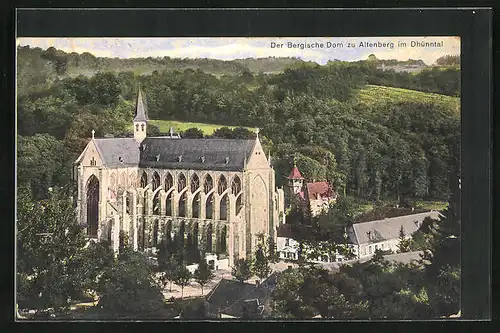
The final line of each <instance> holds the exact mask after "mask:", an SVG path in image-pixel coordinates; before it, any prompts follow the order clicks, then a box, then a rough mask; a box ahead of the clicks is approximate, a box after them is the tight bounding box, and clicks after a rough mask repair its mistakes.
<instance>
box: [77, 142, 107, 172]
mask: <svg viewBox="0 0 500 333" xmlns="http://www.w3.org/2000/svg"><path fill="white" fill-rule="evenodd" d="M76 163H77V164H81V165H83V166H101V165H102V164H103V160H102V157H101V155H100V153H99V149H98V148H97V146H96V144H95V141H94V140H91V141H90V142H89V143H88V144H87V147H85V149H84V150H83V153H82V154H81V155H80V157H78V159H77V160H76Z"/></svg>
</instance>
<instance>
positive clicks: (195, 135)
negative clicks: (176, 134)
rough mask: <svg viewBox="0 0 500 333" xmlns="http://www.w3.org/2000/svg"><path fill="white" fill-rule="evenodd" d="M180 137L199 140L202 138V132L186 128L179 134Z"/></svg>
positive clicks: (197, 129)
mask: <svg viewBox="0 0 500 333" xmlns="http://www.w3.org/2000/svg"><path fill="white" fill-rule="evenodd" d="M181 136H182V137H183V138H186V139H201V138H203V131H202V130H201V129H199V128H188V129H187V130H185V131H184V132H182V133H181Z"/></svg>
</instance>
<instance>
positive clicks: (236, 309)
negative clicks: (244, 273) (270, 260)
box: [205, 272, 280, 319]
mask: <svg viewBox="0 0 500 333" xmlns="http://www.w3.org/2000/svg"><path fill="white" fill-rule="evenodd" d="M279 275H280V273H278V272H273V273H272V274H271V275H270V276H269V277H267V278H266V279H265V280H264V281H262V282H261V283H257V284H250V283H245V282H239V281H235V280H227V279H222V280H221V281H220V282H219V283H218V284H217V285H216V286H215V287H214V288H213V289H212V290H211V291H210V293H208V294H207V296H206V297H205V300H206V304H207V306H206V308H207V311H208V313H209V314H210V315H212V316H214V315H215V316H217V317H219V318H248V319H262V318H268V317H269V316H270V315H271V304H270V303H271V295H272V293H273V291H274V290H275V289H276V286H277V283H278V277H279Z"/></svg>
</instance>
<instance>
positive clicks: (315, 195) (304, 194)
mask: <svg viewBox="0 0 500 333" xmlns="http://www.w3.org/2000/svg"><path fill="white" fill-rule="evenodd" d="M287 179H288V187H289V190H290V194H291V195H296V196H298V197H299V199H300V200H301V201H303V202H304V203H305V204H306V206H307V207H308V209H310V211H311V213H312V215H313V216H316V215H319V214H320V213H321V212H323V211H326V210H328V207H329V206H330V204H331V203H333V202H335V201H336V200H337V194H336V193H335V191H334V190H333V188H332V187H331V185H330V184H329V183H328V182H314V181H313V182H311V183H308V182H306V181H305V178H304V177H302V174H301V173H300V170H299V169H298V168H297V165H296V164H295V161H294V165H293V168H292V171H291V172H290V175H289V176H288V177H287Z"/></svg>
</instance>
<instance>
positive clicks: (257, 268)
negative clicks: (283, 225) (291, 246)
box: [252, 244, 272, 280]
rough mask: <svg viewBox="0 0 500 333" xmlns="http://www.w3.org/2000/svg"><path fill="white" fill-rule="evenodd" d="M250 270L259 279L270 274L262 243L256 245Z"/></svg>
mask: <svg viewBox="0 0 500 333" xmlns="http://www.w3.org/2000/svg"><path fill="white" fill-rule="evenodd" d="M252 270H253V273H254V274H255V275H257V276H258V277H259V278H260V279H261V280H264V279H265V278H267V277H268V276H269V274H271V271H272V270H271V267H269V259H268V257H267V256H266V253H265V251H264V246H263V245H262V244H259V245H257V250H256V251H255V259H254V262H253V266H252Z"/></svg>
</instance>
